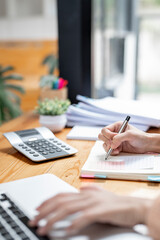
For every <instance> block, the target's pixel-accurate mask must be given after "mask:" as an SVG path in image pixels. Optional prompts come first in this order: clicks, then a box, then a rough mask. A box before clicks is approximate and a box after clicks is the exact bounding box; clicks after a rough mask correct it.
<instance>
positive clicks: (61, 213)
mask: <svg viewBox="0 0 160 240" xmlns="http://www.w3.org/2000/svg"><path fill="white" fill-rule="evenodd" d="M149 205H150V200H145V199H138V198H133V197H124V196H118V195H116V194H114V193H111V192H107V191H105V190H103V189H100V188H97V187H95V186H90V187H84V188H81V190H80V192H79V193H62V194H58V195H57V196H55V197H52V198H50V199H49V200H47V201H45V202H44V203H42V205H41V206H39V207H38V208H37V210H38V211H39V214H38V215H37V216H36V217H35V219H34V220H32V221H30V222H29V224H30V225H31V226H36V225H38V222H39V221H40V220H41V219H44V218H45V219H47V224H46V225H45V226H43V227H39V229H38V233H39V234H40V235H44V234H46V233H47V232H48V231H49V230H50V229H51V228H52V225H53V224H54V223H56V222H57V221H60V220H62V219H64V218H66V217H67V216H69V215H71V214H74V213H79V214H78V215H77V217H76V218H75V219H74V220H73V221H72V224H71V226H70V227H68V228H67V231H68V233H70V232H71V233H72V232H75V231H78V230H80V229H81V228H83V227H86V226H87V225H89V224H91V223H94V222H99V223H110V224H114V225H119V226H129V227H130V226H133V225H135V224H138V223H144V222H145V216H146V214H147V211H148V207H149Z"/></svg>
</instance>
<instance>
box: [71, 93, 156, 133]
mask: <svg viewBox="0 0 160 240" xmlns="http://www.w3.org/2000/svg"><path fill="white" fill-rule="evenodd" d="M77 100H79V103H78V104H74V105H71V106H70V107H69V108H68V111H67V126H69V127H72V126H75V125H81V126H101V127H104V126H107V125H109V124H111V123H113V122H116V121H123V120H124V118H125V117H126V116H127V115H130V116H131V120H130V124H132V125H134V126H135V127H137V128H139V129H140V130H142V131H146V130H148V128H149V127H150V126H154V127H160V111H158V109H157V106H153V105H150V104H149V103H148V102H143V101H135V100H127V101H126V100H121V99H117V98H113V97H106V98H103V99H91V98H87V97H84V96H81V95H78V96H77Z"/></svg>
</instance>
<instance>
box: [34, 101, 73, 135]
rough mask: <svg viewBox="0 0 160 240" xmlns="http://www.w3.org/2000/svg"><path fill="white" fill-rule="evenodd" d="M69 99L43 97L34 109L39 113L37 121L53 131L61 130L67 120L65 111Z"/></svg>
mask: <svg viewBox="0 0 160 240" xmlns="http://www.w3.org/2000/svg"><path fill="white" fill-rule="evenodd" d="M69 105H70V101H69V100H68V99H67V100H60V99H58V98H55V99H47V98H46V99H44V100H43V101H39V102H38V106H37V107H36V109H35V111H36V113H38V114H39V115H40V118H39V122H40V124H41V125H42V126H45V127H48V128H49V129H50V130H51V131H53V132H59V131H61V130H62V129H63V128H64V127H65V125H66V122H67V117H66V114H65V113H66V111H67V109H68V107H69Z"/></svg>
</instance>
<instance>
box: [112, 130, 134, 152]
mask: <svg viewBox="0 0 160 240" xmlns="http://www.w3.org/2000/svg"><path fill="white" fill-rule="evenodd" d="M132 138H134V134H132V131H127V132H124V133H121V134H117V135H116V136H115V137H114V138H113V140H112V142H111V145H110V146H111V148H112V149H117V148H118V147H119V146H120V145H121V144H122V143H123V142H126V141H130V140H131V139H132Z"/></svg>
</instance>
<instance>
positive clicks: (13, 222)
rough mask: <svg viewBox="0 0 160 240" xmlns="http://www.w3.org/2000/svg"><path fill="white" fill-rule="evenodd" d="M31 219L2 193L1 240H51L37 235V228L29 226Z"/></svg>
mask: <svg viewBox="0 0 160 240" xmlns="http://www.w3.org/2000/svg"><path fill="white" fill-rule="evenodd" d="M28 221H29V218H28V217H27V216H26V215H25V214H24V213H23V212H22V210H20V209H19V207H18V206H17V205H16V204H15V203H14V202H13V200H11V199H10V197H8V196H7V195H6V194H5V193H0V239H2V240H4V239H5V240H14V239H16V240H39V239H40V240H49V238H48V237H47V236H43V237H40V236H38V235H37V234H36V229H37V228H30V227H29V226H28Z"/></svg>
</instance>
